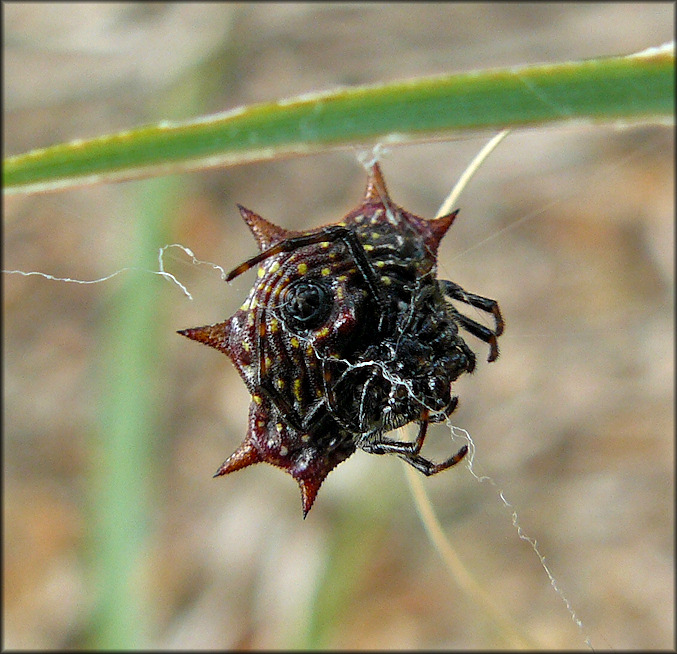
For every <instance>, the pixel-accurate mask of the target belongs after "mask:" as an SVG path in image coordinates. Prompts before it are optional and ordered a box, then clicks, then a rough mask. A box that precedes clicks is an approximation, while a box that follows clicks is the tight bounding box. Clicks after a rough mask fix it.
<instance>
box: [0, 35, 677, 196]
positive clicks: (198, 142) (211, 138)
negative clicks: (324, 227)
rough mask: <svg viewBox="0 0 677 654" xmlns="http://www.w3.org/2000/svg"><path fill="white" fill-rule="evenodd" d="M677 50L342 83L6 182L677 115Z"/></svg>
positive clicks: (20, 171) (125, 139) (18, 163)
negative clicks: (676, 98)
mask: <svg viewBox="0 0 677 654" xmlns="http://www.w3.org/2000/svg"><path fill="white" fill-rule="evenodd" d="M674 95H675V83H674V49H673V48H671V47H665V48H657V49H655V50H654V51H651V52H646V53H640V54H638V55H631V56H623V57H607V58H602V59H591V60H584V61H578V62H568V63H559V64H550V65H542V66H528V67H523V68H512V69H497V70H487V71H479V72H471V73H460V74H454V75H444V76H438V77H431V78H418V79H414V80H411V81H404V82H395V83H388V84H378V85H374V86H363V87H354V88H346V89H339V90H336V91H331V92H323V93H317V94H311V95H307V96H302V97H299V98H292V99H289V100H282V101H279V102H273V103H264V104H257V105H251V106H248V107H242V108H238V109H235V110H233V111H229V112H226V113H223V114H216V115H212V116H206V117H202V118H198V119H195V120H191V121H186V122H183V123H174V124H171V123H166V122H165V123H160V124H158V125H151V126H144V127H140V128H137V129H133V130H129V131H126V132H123V133H120V134H113V135H107V136H101V137H98V138H94V139H90V140H81V141H75V142H71V143H64V144H59V145H55V146H52V147H49V148H45V149H42V150H36V151H33V152H29V153H26V154H22V155H18V156H14V157H9V158H7V159H5V162H4V169H3V175H4V186H5V191H6V192H33V191H50V190H57V189H62V188H69V187H72V186H76V185H82V184H91V183H96V182H102V181H118V180H122V179H132V178H136V177H141V176H151V175H160V174H165V173H170V172H180V171H184V170H195V169H200V168H207V167H213V166H227V165H235V164H238V163H243V162H246V161H252V160H260V159H270V158H275V157H280V156H286V155H290V154H300V153H310V152H314V151H318V150H322V149H327V148H335V147H348V146H364V145H366V144H373V143H377V142H383V143H401V142H406V141H412V140H422V139H425V138H432V137H437V138H439V137H441V136H442V137H443V136H451V135H453V134H456V133H458V132H459V131H465V130H472V131H478V130H487V129H503V128H506V127H521V126H528V125H545V124H555V123H558V122H563V121H575V120H580V121H591V120H592V121H606V122H616V121H626V122H629V121H633V120H637V121H639V120H644V121H645V120H655V119H663V120H665V119H670V118H672V117H673V116H674Z"/></svg>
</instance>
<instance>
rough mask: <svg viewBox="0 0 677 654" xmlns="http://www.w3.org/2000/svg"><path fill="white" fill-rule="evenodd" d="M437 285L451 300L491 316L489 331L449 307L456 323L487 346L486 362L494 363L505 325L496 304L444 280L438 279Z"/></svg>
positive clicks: (494, 301)
mask: <svg viewBox="0 0 677 654" xmlns="http://www.w3.org/2000/svg"><path fill="white" fill-rule="evenodd" d="M439 284H440V288H441V289H442V292H443V293H444V294H445V295H446V296H447V297H449V298H451V299H452V300H458V301H459V302H465V304H469V305H470V306H473V307H477V308H478V309H482V311H486V312H487V313H491V314H493V316H494V321H495V327H494V329H493V330H491V329H489V328H488V327H485V326H484V325H480V324H479V323H478V322H475V321H474V320H472V319H470V318H468V316H465V315H463V314H462V313H460V312H459V311H457V310H456V309H454V308H453V307H451V309H452V312H453V315H454V318H455V320H456V322H457V323H458V324H459V325H460V326H461V327H462V328H463V329H465V330H466V331H467V332H470V333H471V334H472V335H473V336H476V337H477V338H479V339H480V340H482V341H484V342H485V343H488V344H489V357H488V358H487V361H495V360H496V358H497V357H498V340H497V339H498V337H499V336H500V335H501V334H502V333H503V328H504V326H505V323H504V322H503V316H502V315H501V310H500V309H499V307H498V302H496V300H491V299H489V298H486V297H482V296H481V295H475V294H474V293H468V292H467V291H465V290H463V288H461V287H460V286H459V285H458V284H455V283H454V282H450V281H447V280H445V279H440V280H439Z"/></svg>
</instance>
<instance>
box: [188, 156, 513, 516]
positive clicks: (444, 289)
mask: <svg viewBox="0 0 677 654" xmlns="http://www.w3.org/2000/svg"><path fill="white" fill-rule="evenodd" d="M240 212H241V214H242V217H243V218H244V220H245V221H246V223H247V225H249V228H250V229H251V231H252V233H253V234H254V237H255V238H256V240H257V242H258V245H259V249H260V250H261V251H260V253H259V254H258V255H257V256H255V257H253V258H251V259H249V260H248V261H246V262H244V263H243V264H242V265H240V266H238V267H237V268H235V269H234V270H233V271H232V272H231V273H230V274H229V275H228V280H229V281H230V280H231V279H233V278H234V277H236V276H237V275H239V274H241V273H243V272H245V271H246V270H248V269H249V268H252V267H253V266H255V265H257V264H259V265H260V267H259V270H258V278H257V281H256V283H255V284H254V287H253V288H252V290H251V292H250V294H249V297H248V298H247V300H246V301H245V303H244V304H243V305H242V307H240V310H239V311H237V313H235V315H234V316H233V317H232V318H230V319H229V320H227V321H226V322H223V323H218V324H215V325H210V326H206V327H198V328H195V329H186V330H183V331H181V332H179V333H181V334H183V335H184V336H187V337H188V338H192V339H193V340H196V341H200V342H202V343H205V344H207V345H209V346H211V347H214V348H216V349H218V350H221V351H222V352H224V353H226V354H227V355H228V356H229V357H230V358H231V360H232V361H233V363H234V364H235V366H236V367H237V369H238V371H239V373H240V375H241V376H242V378H243V379H244V382H245V384H246V385H247V388H248V390H249V392H250V393H251V394H252V403H251V407H250V411H249V429H248V431H247V435H246V437H245V439H244V441H243V443H242V444H241V445H240V447H239V448H238V449H237V450H236V451H235V452H234V453H233V454H232V455H231V456H230V457H229V458H228V459H227V460H226V461H225V463H224V464H223V465H222V466H221V467H220V468H219V470H218V471H217V473H216V476H219V475H225V474H227V473H229V472H233V471H235V470H239V469H240V468H244V467H246V466H249V465H252V464H254V463H259V462H266V463H271V464H272V465H275V466H278V467H280V468H283V469H284V470H286V471H287V472H289V473H290V474H291V475H292V476H293V477H294V478H295V479H296V480H297V482H298V483H299V485H300V487H301V493H302V499H303V510H304V515H305V514H307V512H308V511H309V509H310V507H311V505H312V503H313V501H314V499H315V496H316V494H317V491H318V489H319V487H320V485H321V483H322V481H323V480H324V479H325V477H326V476H327V474H329V472H330V471H331V470H332V469H333V468H334V467H335V466H337V465H338V464H339V463H341V461H344V460H345V459H347V458H348V457H349V456H350V455H351V454H352V453H353V452H354V451H355V450H356V449H357V448H360V449H362V450H364V451H366V452H371V453H374V454H387V453H392V454H397V455H398V456H400V457H401V458H402V459H404V460H405V461H406V462H407V463H409V464H411V465H413V466H414V467H415V468H417V469H418V470H420V471H421V472H423V473H424V474H426V475H431V474H435V473H437V472H440V471H441V470H444V469H446V468H449V467H450V466H452V465H454V464H455V463H458V461H460V460H461V459H462V458H463V456H464V455H465V454H466V452H467V448H466V447H464V448H462V449H461V450H460V451H459V452H457V453H456V454H454V455H453V456H452V457H450V458H449V459H447V460H446V461H443V462H442V463H438V464H435V463H432V462H431V461H429V460H427V459H425V458H423V457H422V456H421V455H420V450H421V447H422V445H423V441H424V439H425V435H426V430H427V426H428V423H429V422H437V421H442V420H445V419H446V418H447V417H448V416H449V415H450V414H451V413H452V411H453V410H454V409H455V408H456V404H457V399H456V398H455V397H453V396H452V395H451V385H452V382H454V380H456V379H457V378H458V377H459V376H460V375H461V374H462V373H464V372H472V370H473V369H474V367H475V355H474V354H473V352H472V351H471V350H470V348H469V347H468V346H467V345H466V343H465V341H464V340H463V338H462V337H461V336H460V334H459V329H464V330H466V331H468V332H469V333H471V334H473V335H475V336H476V337H478V338H480V339H481V340H483V341H485V342H486V343H488V344H489V347H490V352H489V358H488V360H489V361H493V360H494V359H496V357H497V356H498V347H497V344H496V340H497V337H498V336H499V335H500V334H501V332H502V331H503V320H502V318H501V313H500V311H499V308H498V305H497V304H496V302H495V301H494V300H489V299H487V298H483V297H481V296H478V295H474V294H472V293H467V292H465V291H464V290H463V289H462V288H461V287H460V286H458V285H456V284H454V283H453V282H448V281H443V280H438V279H437V266H436V262H437V247H438V245H439V242H440V240H441V239H442V237H443V236H444V234H445V233H446V231H447V230H448V229H449V227H450V225H451V224H452V222H453V220H454V218H455V217H456V213H457V212H454V213H452V214H449V215H447V216H443V217H441V218H437V219H434V220H424V219H423V218H418V217H417V216H414V215H413V214H411V213H409V212H407V211H405V210H404V209H402V208H400V207H398V206H397V205H395V204H393V203H392V201H391V200H390V197H389V196H388V193H387V190H386V186H385V183H384V181H383V177H382V175H381V171H380V169H379V167H378V165H376V164H375V165H374V166H373V168H372V172H371V176H370V179H369V184H368V186H367V191H366V194H365V197H364V200H363V202H362V204H361V205H360V206H359V207H358V208H357V209H355V210H354V211H352V212H350V213H349V214H348V215H347V216H346V217H345V218H344V219H343V220H342V221H341V222H339V223H336V224H333V225H327V226H325V227H320V228H318V229H315V230H311V231H308V232H296V231H287V230H285V229H282V228H281V227H278V226H276V225H273V224H272V223H269V222H268V221H266V220H264V219H263V218H261V217H260V216H258V215H257V214H255V213H253V212H252V211H249V210H248V209H245V208H244V207H240ZM449 300H457V301H460V302H464V303H466V304H470V305H472V306H474V307H477V308H479V309H481V310H483V311H487V312H490V313H492V314H493V316H494V320H495V326H494V329H493V330H492V329H489V328H487V327H485V326H483V325H480V324H479V323H477V322H475V321H474V320H471V319H470V318H468V317H466V316H465V315H463V314H461V313H460V312H459V311H458V310H457V309H456V308H455V307H454V306H453V305H452V304H451V302H450V301H449ZM410 422H416V423H418V424H419V433H418V436H417V438H416V440H415V441H413V442H401V441H395V440H392V439H390V438H388V437H387V436H385V434H386V433H387V432H389V431H391V430H393V429H396V428H398V427H401V426H403V425H406V424H408V423H410Z"/></svg>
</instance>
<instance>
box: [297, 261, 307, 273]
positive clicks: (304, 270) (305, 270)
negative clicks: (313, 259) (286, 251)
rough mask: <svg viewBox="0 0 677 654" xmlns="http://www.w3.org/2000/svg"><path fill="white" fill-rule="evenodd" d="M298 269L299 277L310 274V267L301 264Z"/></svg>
mask: <svg viewBox="0 0 677 654" xmlns="http://www.w3.org/2000/svg"><path fill="white" fill-rule="evenodd" d="M296 269H297V270H298V271H299V275H305V274H306V273H307V272H308V265H307V264H305V263H300V264H299V265H298V266H297V268H296Z"/></svg>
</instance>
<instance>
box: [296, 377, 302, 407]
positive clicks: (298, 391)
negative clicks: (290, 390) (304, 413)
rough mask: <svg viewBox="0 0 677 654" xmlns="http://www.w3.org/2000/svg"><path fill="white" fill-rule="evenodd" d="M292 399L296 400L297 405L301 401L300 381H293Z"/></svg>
mask: <svg viewBox="0 0 677 654" xmlns="http://www.w3.org/2000/svg"><path fill="white" fill-rule="evenodd" d="M294 397H295V398H296V399H297V400H298V402H299V403H301V401H302V400H303V396H302V395H301V380H300V379H295V380H294Z"/></svg>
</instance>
